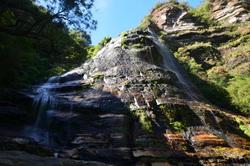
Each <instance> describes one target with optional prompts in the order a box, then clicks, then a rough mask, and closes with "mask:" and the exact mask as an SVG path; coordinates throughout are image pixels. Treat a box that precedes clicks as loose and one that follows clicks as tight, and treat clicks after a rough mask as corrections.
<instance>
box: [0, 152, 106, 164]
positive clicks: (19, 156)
mask: <svg viewBox="0 0 250 166" xmlns="http://www.w3.org/2000/svg"><path fill="white" fill-rule="evenodd" d="M0 165H2V166H31V165H36V166H44V165H46V166H60V165H69V166H71V165H72V166H87V165H91V166H110V165H108V164H105V163H101V162H94V161H74V160H66V159H58V158H52V157H39V156H35V155H32V154H29V153H26V152H22V151H4V152H3V151H0Z"/></svg>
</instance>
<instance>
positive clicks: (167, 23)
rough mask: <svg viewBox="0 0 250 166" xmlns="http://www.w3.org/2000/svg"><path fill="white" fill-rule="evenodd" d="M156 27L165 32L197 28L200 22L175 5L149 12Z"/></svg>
mask: <svg viewBox="0 0 250 166" xmlns="http://www.w3.org/2000/svg"><path fill="white" fill-rule="evenodd" d="M151 16H152V17H153V18H154V20H155V21H156V24H157V25H158V27H159V28H160V29H162V30H164V31H165V32H177V31H181V30H197V29H198V28H199V27H200V26H199V25H200V24H199V23H198V22H197V21H196V20H195V18H194V17H193V16H192V15H191V14H190V13H188V12H187V11H186V10H183V9H181V8H178V7H175V6H167V7H166V8H163V9H162V8H159V9H156V10H153V11H152V12H151Z"/></svg>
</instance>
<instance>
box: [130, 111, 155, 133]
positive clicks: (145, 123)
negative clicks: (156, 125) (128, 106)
mask: <svg viewBox="0 0 250 166" xmlns="http://www.w3.org/2000/svg"><path fill="white" fill-rule="evenodd" d="M134 115H136V116H138V117H139V121H140V123H141V128H142V130H144V131H146V132H149V133H153V129H152V123H151V120H150V119H149V117H148V116H147V114H146V113H145V110H136V111H135V113H134Z"/></svg>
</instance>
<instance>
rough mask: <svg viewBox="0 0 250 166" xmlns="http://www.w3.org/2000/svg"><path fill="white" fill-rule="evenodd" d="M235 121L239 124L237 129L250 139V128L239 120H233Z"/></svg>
mask: <svg viewBox="0 0 250 166" xmlns="http://www.w3.org/2000/svg"><path fill="white" fill-rule="evenodd" d="M235 121H236V122H237V123H238V124H239V128H240V129H241V130H242V131H243V132H244V134H246V135H247V136H248V137H250V126H249V125H248V124H247V123H246V122H245V121H244V120H243V119H241V118H235Z"/></svg>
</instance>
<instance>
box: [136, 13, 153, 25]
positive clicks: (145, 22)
mask: <svg viewBox="0 0 250 166" xmlns="http://www.w3.org/2000/svg"><path fill="white" fill-rule="evenodd" d="M152 24H156V22H155V20H154V18H153V17H152V16H151V15H146V16H144V18H143V20H142V21H141V23H140V25H139V26H138V27H139V28H147V27H149V26H150V25H152Z"/></svg>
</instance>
